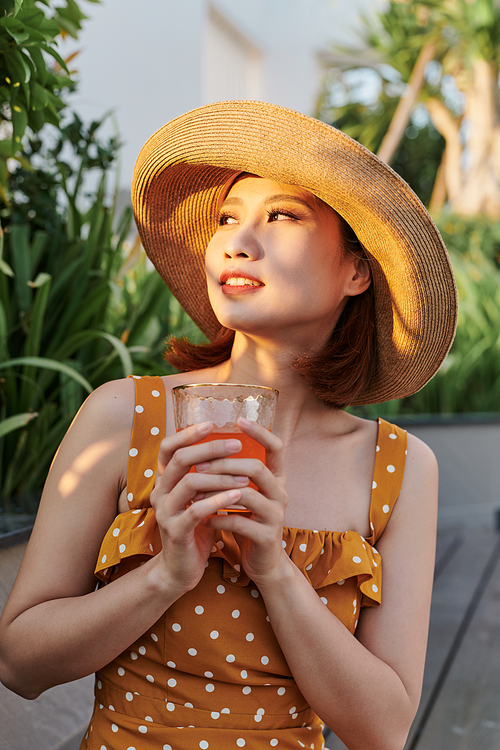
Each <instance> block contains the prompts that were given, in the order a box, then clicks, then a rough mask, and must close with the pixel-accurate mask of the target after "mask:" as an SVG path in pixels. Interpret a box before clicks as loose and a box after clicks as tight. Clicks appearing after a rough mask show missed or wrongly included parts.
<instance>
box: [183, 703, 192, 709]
mask: <svg viewBox="0 0 500 750" xmlns="http://www.w3.org/2000/svg"><path fill="white" fill-rule="evenodd" d="M184 705H185V706H186V708H193V704H192V703H189V702H188V703H185V704H184Z"/></svg>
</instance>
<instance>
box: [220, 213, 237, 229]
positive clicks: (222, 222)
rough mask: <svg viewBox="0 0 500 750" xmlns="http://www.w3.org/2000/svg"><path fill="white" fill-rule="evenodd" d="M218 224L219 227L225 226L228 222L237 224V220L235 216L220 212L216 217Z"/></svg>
mask: <svg viewBox="0 0 500 750" xmlns="http://www.w3.org/2000/svg"><path fill="white" fill-rule="evenodd" d="M217 221H218V224H219V226H220V227H225V226H227V225H228V224H237V223H238V220H237V219H236V217H235V216H233V215H232V214H229V213H225V212H221V213H220V214H219V217H218V220H217Z"/></svg>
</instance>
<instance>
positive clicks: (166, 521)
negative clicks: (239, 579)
mask: <svg viewBox="0 0 500 750" xmlns="http://www.w3.org/2000/svg"><path fill="white" fill-rule="evenodd" d="M212 429H213V425H212V423H211V422H204V423H202V424H199V425H193V426H192V427H188V428H187V429H185V430H182V431H180V432H178V433H176V434H175V435H171V436H169V437H167V438H165V439H164V440H162V442H161V445H160V451H159V454H158V469H157V474H156V483H155V487H154V489H153V491H152V493H151V505H152V507H153V509H154V511H155V514H156V520H157V523H158V527H159V530H160V535H161V539H162V544H163V550H162V552H161V553H160V554H159V555H158V564H159V565H160V572H161V575H162V576H163V577H164V580H165V583H167V584H168V585H169V586H171V585H173V586H174V588H178V590H179V592H180V593H179V595H181V594H183V593H185V592H186V591H189V590H191V589H193V588H194V587H195V586H196V584H197V583H198V582H199V580H200V578H201V577H202V575H203V572H204V570H205V565H206V562H207V559H208V556H209V555H210V552H211V549H212V546H213V542H214V536H215V530H214V529H213V528H210V527H209V526H208V524H207V522H206V519H207V518H208V517H210V516H212V515H213V514H215V513H216V512H217V511H218V510H220V509H221V508H224V507H225V506H228V505H232V504H233V503H235V502H239V501H240V499H241V491H240V490H239V489H238V488H239V487H244V486H245V485H247V484H248V481H249V480H248V477H247V476H243V477H242V476H234V475H232V473H229V472H228V473H212V474H208V473H196V472H192V473H189V472H190V469H191V467H192V466H193V465H194V464H203V463H206V462H213V461H214V460H216V461H217V460H222V461H224V460H227V457H228V456H231V455H232V454H234V453H237V452H238V451H240V450H241V442H240V441H239V440H214V441H210V442H207V443H202V444H200V445H194V443H196V442H197V441H200V440H202V439H203V438H206V437H207V435H209V434H210V433H211V432H212Z"/></svg>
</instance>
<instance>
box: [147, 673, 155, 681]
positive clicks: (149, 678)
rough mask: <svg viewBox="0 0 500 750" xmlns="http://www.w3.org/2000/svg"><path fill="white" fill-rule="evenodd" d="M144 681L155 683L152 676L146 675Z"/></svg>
mask: <svg viewBox="0 0 500 750" xmlns="http://www.w3.org/2000/svg"><path fill="white" fill-rule="evenodd" d="M146 680H147V681H148V682H154V681H155V678H154V677H153V675H152V674H147V675H146Z"/></svg>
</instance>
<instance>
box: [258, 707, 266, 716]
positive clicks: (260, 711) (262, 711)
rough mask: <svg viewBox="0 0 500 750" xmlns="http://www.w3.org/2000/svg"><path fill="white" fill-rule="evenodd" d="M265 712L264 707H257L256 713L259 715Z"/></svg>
mask: <svg viewBox="0 0 500 750" xmlns="http://www.w3.org/2000/svg"><path fill="white" fill-rule="evenodd" d="M265 713H266V712H265V709H263V708H258V709H257V714H258V715H259V716H264V714H265Z"/></svg>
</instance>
